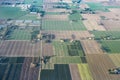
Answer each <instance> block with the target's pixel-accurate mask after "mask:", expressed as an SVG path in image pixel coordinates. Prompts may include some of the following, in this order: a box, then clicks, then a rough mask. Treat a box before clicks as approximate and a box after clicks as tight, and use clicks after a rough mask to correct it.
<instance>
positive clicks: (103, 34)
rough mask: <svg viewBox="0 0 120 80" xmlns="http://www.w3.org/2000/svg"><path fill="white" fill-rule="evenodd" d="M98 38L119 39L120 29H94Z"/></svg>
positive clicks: (93, 32)
mask: <svg viewBox="0 0 120 80" xmlns="http://www.w3.org/2000/svg"><path fill="white" fill-rule="evenodd" d="M91 33H92V34H94V35H95V39H96V40H118V39H120V35H118V34H120V32H119V31H92V32H91Z"/></svg>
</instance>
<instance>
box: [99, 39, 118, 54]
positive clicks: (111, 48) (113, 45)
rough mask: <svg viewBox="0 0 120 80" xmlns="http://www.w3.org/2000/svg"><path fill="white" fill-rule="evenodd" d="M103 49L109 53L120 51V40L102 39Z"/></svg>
mask: <svg viewBox="0 0 120 80" xmlns="http://www.w3.org/2000/svg"><path fill="white" fill-rule="evenodd" d="M100 43H101V45H102V49H103V50H104V51H106V52H108V53H120V41H113V40H109V41H100Z"/></svg>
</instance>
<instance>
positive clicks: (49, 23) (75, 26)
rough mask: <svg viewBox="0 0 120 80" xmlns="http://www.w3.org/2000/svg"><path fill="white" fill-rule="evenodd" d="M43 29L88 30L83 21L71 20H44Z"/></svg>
mask: <svg viewBox="0 0 120 80" xmlns="http://www.w3.org/2000/svg"><path fill="white" fill-rule="evenodd" d="M42 29H43V30H86V29H85V27H84V26H83V24H82V22H81V21H78V22H72V23H70V22H69V21H55V20H43V24H42Z"/></svg>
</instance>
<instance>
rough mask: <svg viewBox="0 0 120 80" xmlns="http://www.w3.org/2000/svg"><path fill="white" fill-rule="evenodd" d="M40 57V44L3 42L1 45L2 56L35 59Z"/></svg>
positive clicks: (0, 52)
mask: <svg viewBox="0 0 120 80" xmlns="http://www.w3.org/2000/svg"><path fill="white" fill-rule="evenodd" d="M39 55H40V43H39V42H37V43H35V44H32V43H31V42H30V41H3V42H1V44H0V56H8V57H34V56H36V57H37V56H39Z"/></svg>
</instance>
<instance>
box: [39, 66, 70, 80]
mask: <svg viewBox="0 0 120 80" xmlns="http://www.w3.org/2000/svg"><path fill="white" fill-rule="evenodd" d="M40 80H72V79H71V74H70V69H69V65H68V64H55V65H54V69H53V70H51V69H43V70H41V74H40Z"/></svg>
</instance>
